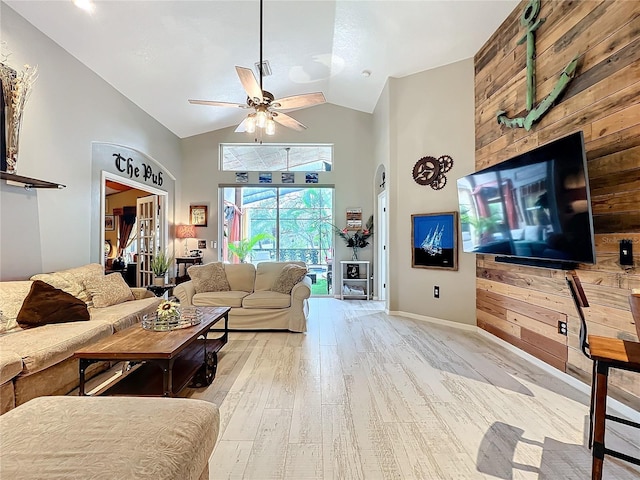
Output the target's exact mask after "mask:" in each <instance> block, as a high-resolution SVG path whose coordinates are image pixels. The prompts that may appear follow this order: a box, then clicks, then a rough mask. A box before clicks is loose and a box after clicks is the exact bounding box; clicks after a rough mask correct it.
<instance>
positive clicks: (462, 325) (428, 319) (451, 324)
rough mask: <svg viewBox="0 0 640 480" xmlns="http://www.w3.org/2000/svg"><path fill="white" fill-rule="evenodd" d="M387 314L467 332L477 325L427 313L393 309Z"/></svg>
mask: <svg viewBox="0 0 640 480" xmlns="http://www.w3.org/2000/svg"><path fill="white" fill-rule="evenodd" d="M387 314H388V315H397V316H399V317H407V318H411V319H412V320H420V321H423V322H429V323H437V324H438V325H444V326H447V327H454V328H459V329H461V330H467V331H469V332H475V331H477V330H478V327H476V326H475V325H469V324H468V323H458V322H454V321H453V320H442V319H441V318H435V317H429V316H427V315H419V314H417V313H409V312H399V311H394V312H387Z"/></svg>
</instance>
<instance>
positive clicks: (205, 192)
mask: <svg viewBox="0 0 640 480" xmlns="http://www.w3.org/2000/svg"><path fill="white" fill-rule="evenodd" d="M291 115H292V116H293V117H295V118H296V119H297V120H299V121H301V122H302V123H304V124H305V125H306V126H307V127H308V130H305V131H303V132H296V131H293V130H290V129H286V128H284V127H280V126H278V127H277V133H276V135H275V136H274V137H271V138H270V139H269V140H270V141H271V142H273V143H332V144H334V152H333V153H334V159H333V161H334V165H333V170H332V171H331V172H321V173H320V175H319V185H334V186H335V192H336V196H335V203H334V214H335V223H336V225H338V226H342V225H344V224H346V212H345V210H346V209H347V208H348V207H362V209H363V210H362V216H363V221H366V219H367V218H369V215H371V214H373V213H374V207H373V204H372V200H371V199H372V197H373V191H372V185H373V181H372V178H373V174H374V171H375V165H374V162H373V160H372V158H373V152H374V149H373V133H372V132H373V129H372V116H371V115H370V114H366V113H362V112H357V111H355V110H350V109H348V108H343V107H338V106H335V105H330V104H324V105H319V106H316V107H312V108H309V109H305V110H298V111H295V112H292V113H291ZM240 120H241V117H240V118H239V119H238V121H240ZM234 128H235V127H234ZM234 128H227V129H222V130H217V131H214V132H209V133H205V134H202V135H196V136H193V137H189V138H186V139H183V140H182V156H183V158H184V164H183V170H182V174H183V176H182V178H183V185H184V186H185V187H184V188H183V191H182V205H183V207H182V210H181V211H179V212H177V213H176V223H187V222H188V215H189V211H188V210H189V205H190V204H194V205H208V207H209V220H208V226H207V227H198V235H199V238H200V239H206V240H207V249H206V250H204V254H205V259H204V261H205V262H211V261H216V260H218V257H217V252H214V251H213V250H212V249H211V248H210V240H217V239H218V185H221V184H223V185H224V184H227V185H234V184H235V173H233V172H221V171H220V170H219V145H220V143H244V142H247V143H251V142H252V141H253V140H252V137H251V136H250V135H248V134H240V133H234V131H233V130H234ZM265 143H266V142H265ZM299 179H302V174H301V173H299V172H298V173H297V175H296V182H298V181H299ZM249 181H250V184H251V183H253V184H257V181H258V180H257V175H253V176H251V177H250V179H249ZM302 181H303V182H304V180H303V179H302ZM276 183H277V179H276V175H274V184H276ZM187 185H188V188H187V187H186V186H187ZM192 242H193V241H192ZM335 247H336V259H337V260H350V259H351V249H348V248H347V247H346V246H345V245H344V242H343V241H342V240H341V239H339V238H338V239H337V240H336V245H335ZM373 252H374V246H373V244H371V245H369V246H367V247H366V248H364V249H361V250H360V252H359V253H360V254H359V258H360V259H361V260H373V257H374V255H373Z"/></svg>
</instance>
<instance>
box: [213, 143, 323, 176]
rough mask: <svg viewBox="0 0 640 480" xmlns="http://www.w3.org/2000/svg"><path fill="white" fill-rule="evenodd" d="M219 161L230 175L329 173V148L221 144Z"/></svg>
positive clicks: (320, 146) (319, 146) (308, 145)
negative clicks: (238, 173) (280, 172)
mask: <svg viewBox="0 0 640 480" xmlns="http://www.w3.org/2000/svg"><path fill="white" fill-rule="evenodd" d="M220 159H221V161H220V164H221V165H220V168H221V169H222V170H224V171H231V172H278V171H283V172H287V171H292V172H293V171H296V172H330V171H331V167H332V165H333V145H327V144H275V143H269V144H266V143H265V144H255V143H247V144H240V143H223V144H221V145H220Z"/></svg>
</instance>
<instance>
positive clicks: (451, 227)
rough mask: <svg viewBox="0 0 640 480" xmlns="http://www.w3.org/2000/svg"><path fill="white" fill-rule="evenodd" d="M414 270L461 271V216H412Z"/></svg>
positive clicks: (431, 214)
mask: <svg viewBox="0 0 640 480" xmlns="http://www.w3.org/2000/svg"><path fill="white" fill-rule="evenodd" d="M411 267H413V268H439V269H443V270H458V212H443V213H424V214H415V215H411Z"/></svg>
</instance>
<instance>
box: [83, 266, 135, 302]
mask: <svg viewBox="0 0 640 480" xmlns="http://www.w3.org/2000/svg"><path fill="white" fill-rule="evenodd" d="M86 286H87V290H88V291H89V293H91V298H92V300H93V306H94V307H96V308H103V307H109V306H111V305H117V304H119V303H124V302H128V301H130V300H135V297H134V296H133V292H132V291H131V288H129V285H127V282H125V281H124V278H122V275H120V274H119V273H111V274H109V275H103V276H102V277H97V278H93V279H91V280H88V281H87V283H86Z"/></svg>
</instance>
